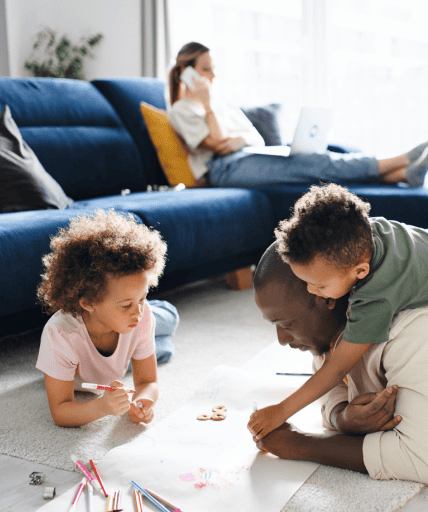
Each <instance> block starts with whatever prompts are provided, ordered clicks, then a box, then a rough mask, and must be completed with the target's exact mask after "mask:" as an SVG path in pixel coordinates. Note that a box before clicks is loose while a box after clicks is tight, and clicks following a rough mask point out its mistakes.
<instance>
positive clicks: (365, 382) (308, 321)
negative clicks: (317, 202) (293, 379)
mask: <svg viewBox="0 0 428 512" xmlns="http://www.w3.org/2000/svg"><path fill="white" fill-rule="evenodd" d="M254 288H255V299H256V303H257V306H258V307H259V309H260V310H261V312H262V313H263V316H264V317H265V318H266V320H268V321H269V322H272V323H273V324H274V325H275V326H276V330H277V336H278V341H279V343H280V344H281V345H287V344H289V345H290V347H291V348H299V349H301V350H310V351H311V352H312V354H313V355H314V371H316V370H318V368H319V367H320V366H321V365H322V363H323V360H325V358H327V357H329V355H330V349H331V348H332V347H334V345H335V343H336V341H337V340H338V338H339V336H340V334H341V333H342V331H343V329H344V327H345V323H346V309H347V299H346V297H345V298H341V299H338V300H334V299H324V298H322V297H319V296H315V295H311V294H309V292H308V291H307V289H306V284H305V283H304V282H303V281H301V280H299V279H298V278H297V277H295V275H294V274H293V272H292V271H291V269H290V267H289V266H288V265H287V264H286V263H284V262H283V261H282V260H281V258H280V256H279V255H278V253H277V252H276V242H275V243H273V244H272V245H271V246H270V247H269V249H267V251H266V252H265V254H264V255H263V257H262V259H261V260H260V263H259V265H258V267H257V270H256V274H255V278H254ZM427 368H428V308H421V309H413V310H406V311H401V312H400V313H399V314H398V315H396V317H395V318H394V321H393V323H392V325H391V329H390V338H389V341H388V342H386V343H381V344H376V345H375V344H373V345H372V346H371V347H370V349H369V350H368V351H367V352H366V353H365V355H364V356H363V358H362V359H361V360H360V362H359V363H357V365H356V366H355V367H354V368H353V369H352V370H351V372H350V373H349V375H348V376H347V381H348V383H347V384H345V383H342V384H340V385H339V386H337V387H336V388H334V389H333V390H332V391H330V392H329V393H327V395H325V396H324V397H323V398H322V400H321V402H322V416H323V422H324V426H325V427H327V428H329V429H330V430H334V431H339V433H338V434H335V435H329V434H325V435H319V434H307V433H303V432H301V431H299V430H298V429H296V428H295V427H294V426H293V425H292V424H290V423H284V425H282V426H281V427H279V428H278V429H276V430H274V431H273V432H271V433H270V434H268V435H267V436H266V437H264V438H263V439H261V440H260V441H259V442H257V446H258V448H259V449H260V450H263V451H267V452H270V453H272V454H274V455H276V456H278V457H280V458H283V459H291V460H307V461H313V462H317V463H320V464H325V465H328V466H334V467H338V468H344V469H350V470H353V471H359V472H361V473H368V474H369V475H370V476H371V477H372V478H374V479H378V480H387V479H400V480H414V481H417V482H422V483H425V484H427V483H428V436H427V425H428V374H427V370H426V369H427ZM394 406H395V414H394ZM253 434H255V433H253Z"/></svg>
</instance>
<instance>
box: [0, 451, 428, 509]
mask: <svg viewBox="0 0 428 512" xmlns="http://www.w3.org/2000/svg"><path fill="white" fill-rule="evenodd" d="M0 467H1V468H2V469H1V481H0V496H1V497H2V499H1V501H0V512H6V511H7V512H35V511H36V510H38V509H39V508H40V507H42V506H43V505H44V504H45V503H46V500H44V499H43V491H44V488H45V487H55V488H56V492H57V494H58V495H59V494H62V493H63V492H65V491H67V490H68V489H69V488H70V487H73V486H74V485H75V484H77V483H78V482H79V481H80V480H81V479H82V477H81V475H80V474H79V473H77V472H69V471H64V470H62V469H54V468H51V467H49V466H44V465H43V464H36V463H34V462H28V461H26V460H22V459H17V458H15V457H9V456H7V455H0ZM33 471H43V472H44V473H46V480H45V481H44V482H43V483H42V484H40V485H30V484H29V481H30V478H29V475H30V473H32V472H33ZM54 499H55V498H54ZM401 510H402V511H403V512H426V511H428V489H427V488H425V489H423V490H422V491H421V492H420V493H419V494H418V495H417V496H415V497H414V498H413V499H412V500H410V501H409V502H408V503H407V504H406V505H405V506H404V507H403V508H402V509H401ZM58 512H60V511H58ZM127 512H133V511H127Z"/></svg>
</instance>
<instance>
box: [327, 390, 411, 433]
mask: <svg viewBox="0 0 428 512" xmlns="http://www.w3.org/2000/svg"><path fill="white" fill-rule="evenodd" d="M397 391H398V387H397V386H392V387H388V388H387V389H384V390H383V391H382V392H381V393H366V394H364V395H359V396H357V397H355V398H354V399H353V400H352V401H351V402H350V403H349V404H347V405H345V406H343V405H341V404H340V405H341V407H340V408H339V406H337V408H338V409H337V410H336V416H335V418H334V422H333V423H334V424H335V427H336V428H337V429H338V430H339V432H341V433H342V434H348V435H364V434H370V433H372V432H379V431H381V430H392V429H393V428H395V427H396V426H397V425H398V424H399V423H400V421H401V417H400V416H395V415H394V412H395V401H396V398H397ZM340 409H341V410H340ZM334 414H335V410H333V413H332V419H333V417H334V416H333V415H334Z"/></svg>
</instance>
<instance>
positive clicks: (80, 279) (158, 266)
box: [37, 209, 166, 316]
mask: <svg viewBox="0 0 428 512" xmlns="http://www.w3.org/2000/svg"><path fill="white" fill-rule="evenodd" d="M50 247H51V249H52V252H50V253H49V254H46V255H44V256H43V258H42V262H43V265H44V267H45V270H46V271H45V273H44V274H42V282H41V284H40V286H39V287H38V290H37V296H38V298H39V302H40V303H41V304H42V305H43V307H44V309H45V311H46V312H47V313H48V314H51V313H54V312H55V311H58V310H59V309H61V310H62V311H63V312H64V313H70V314H72V315H73V316H77V315H79V314H81V313H82V307H81V306H80V304H79V299H81V298H82V297H84V298H85V299H86V300H87V301H88V302H89V303H93V304H96V303H99V302H100V301H102V300H103V297H104V294H105V291H106V287H107V282H108V278H109V277H111V276H126V275H130V274H134V273H136V272H139V271H141V272H143V271H144V272H147V275H148V281H149V286H156V285H157V283H158V280H159V277H160V275H161V274H162V272H163V269H164V266H165V254H166V243H165V242H164V241H163V240H162V238H161V236H160V234H159V233H158V232H157V231H155V230H151V229H149V228H148V227H147V226H144V225H142V224H138V222H137V221H136V220H135V219H134V218H133V216H132V215H131V214H129V215H128V216H124V215H120V214H118V213H116V212H114V211H113V209H111V210H109V211H108V212H105V211H103V210H97V211H96V212H95V213H94V214H92V215H88V216H84V217H75V218H73V219H71V221H70V223H69V225H68V227H66V228H61V229H60V230H59V231H58V233H57V234H56V235H55V236H54V237H53V238H52V239H51V243H50Z"/></svg>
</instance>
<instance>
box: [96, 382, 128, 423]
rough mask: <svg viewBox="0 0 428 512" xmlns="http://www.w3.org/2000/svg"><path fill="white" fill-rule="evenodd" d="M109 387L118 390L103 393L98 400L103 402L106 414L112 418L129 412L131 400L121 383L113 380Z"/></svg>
mask: <svg viewBox="0 0 428 512" xmlns="http://www.w3.org/2000/svg"><path fill="white" fill-rule="evenodd" d="M110 386H112V387H115V388H118V389H116V390H115V391H104V395H103V396H102V397H101V398H100V400H101V401H102V402H103V404H104V407H105V408H106V410H107V414H112V415H113V416H122V414H125V412H126V411H128V410H129V407H130V404H131V400H130V399H129V395H128V393H126V391H125V390H124V389H120V388H123V382H120V381H119V380H115V381H114V382H112V383H111V384H110Z"/></svg>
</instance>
